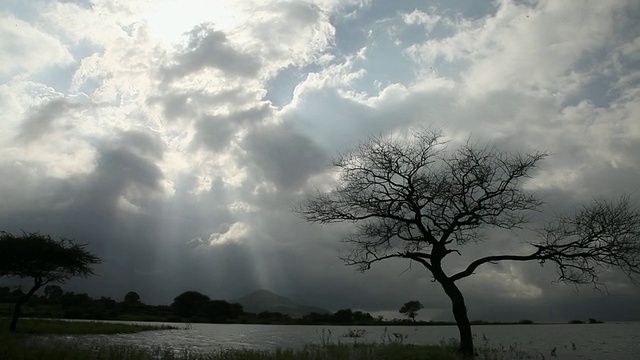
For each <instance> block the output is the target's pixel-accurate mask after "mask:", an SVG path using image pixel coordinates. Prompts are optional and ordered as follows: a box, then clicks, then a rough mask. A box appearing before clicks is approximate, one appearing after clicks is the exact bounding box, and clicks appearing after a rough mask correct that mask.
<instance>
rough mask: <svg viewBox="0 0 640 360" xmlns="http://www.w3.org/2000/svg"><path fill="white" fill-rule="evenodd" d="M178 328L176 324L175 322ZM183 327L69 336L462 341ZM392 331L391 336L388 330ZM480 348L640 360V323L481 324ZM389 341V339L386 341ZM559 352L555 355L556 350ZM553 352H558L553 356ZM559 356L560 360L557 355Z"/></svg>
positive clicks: (180, 340)
mask: <svg viewBox="0 0 640 360" xmlns="http://www.w3.org/2000/svg"><path fill="white" fill-rule="evenodd" d="M172 325H176V324H172ZM178 326H180V327H181V328H180V329H177V330H161V331H148V332H142V333H138V334H127V335H98V336H96V335H82V336H67V337H66V338H68V339H76V340H77V339H78V338H80V339H82V342H84V343H88V342H100V343H102V344H104V343H106V342H107V343H112V344H123V345H136V346H150V347H154V346H167V347H171V348H173V349H175V350H177V351H180V350H183V349H188V350H190V351H197V352H213V351H218V350H221V349H229V348H236V349H238V348H240V349H242V348H245V349H264V350H269V349H276V348H293V349H296V348H301V347H302V346H304V345H306V344H322V343H323V342H331V343H334V344H335V343H338V342H340V343H353V342H354V340H356V341H357V342H359V343H362V342H377V343H381V342H382V341H383V337H384V335H385V334H386V335H388V336H390V337H391V338H393V337H394V336H393V335H392V334H393V333H398V334H402V335H403V336H404V335H406V336H407V338H406V340H405V343H412V344H438V343H439V342H440V341H443V340H444V341H446V340H448V339H450V338H456V339H457V338H458V330H457V328H456V327H455V326H421V327H411V326H389V327H383V326H352V327H346V326H306V325H240V324H237V325H235V324H234V325H226V324H189V325H187V324H182V325H180V324H178ZM356 329H363V330H364V331H366V335H365V336H364V337H362V338H358V339H353V338H347V337H343V336H344V335H345V334H346V333H347V332H348V331H349V330H356ZM385 331H386V332H385ZM473 333H474V336H475V345H476V346H482V345H485V344H486V345H488V346H489V347H492V348H503V349H505V351H506V352H510V350H509V349H510V348H514V349H517V350H519V351H525V352H526V353H527V354H529V355H530V356H531V358H534V359H543V358H546V359H552V358H553V359H555V358H557V359H593V360H599V359H618V360H637V359H640V323H638V322H630V323H606V324H575V325H573V324H548V325H543V324H541V325H481V326H474V327H473ZM385 340H387V341H388V338H385ZM554 349H555V351H554ZM552 352H553V353H552ZM554 354H555V356H556V357H554Z"/></svg>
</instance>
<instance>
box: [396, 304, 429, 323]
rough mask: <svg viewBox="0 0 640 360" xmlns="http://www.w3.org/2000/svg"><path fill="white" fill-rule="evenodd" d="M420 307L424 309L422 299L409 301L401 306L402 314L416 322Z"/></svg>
mask: <svg viewBox="0 0 640 360" xmlns="http://www.w3.org/2000/svg"><path fill="white" fill-rule="evenodd" d="M420 309H424V305H422V304H421V303H420V301H416V300H412V301H407V302H406V303H404V305H402V307H401V308H400V314H405V315H406V316H407V317H408V318H409V319H411V321H413V322H415V321H416V316H417V315H418V311H420Z"/></svg>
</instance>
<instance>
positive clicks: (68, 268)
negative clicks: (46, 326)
mask: <svg viewBox="0 0 640 360" xmlns="http://www.w3.org/2000/svg"><path fill="white" fill-rule="evenodd" d="M85 246H86V245H83V244H76V243H74V242H73V241H72V240H69V239H64V238H63V239H59V240H55V239H52V238H51V237H50V236H49V235H41V234H39V233H37V232H32V233H26V232H25V233H23V234H22V235H21V236H14V235H12V234H10V233H7V232H4V231H3V232H0V276H9V277H19V278H32V279H33V286H32V287H31V289H29V291H28V292H27V293H26V294H24V295H23V296H22V297H21V298H20V299H18V301H17V302H16V305H15V307H14V310H13V318H12V320H11V324H10V325H9V331H11V332H13V331H15V330H16V326H17V324H18V318H19V317H20V309H21V308H22V305H24V304H25V303H26V302H27V301H29V299H30V298H31V296H32V295H33V294H34V293H35V292H36V291H38V289H40V288H41V287H42V286H44V285H47V284H49V283H54V282H57V283H64V282H65V281H67V280H69V279H71V278H72V277H75V276H88V275H91V274H93V269H92V268H91V266H92V265H94V264H98V263H100V258H98V257H97V256H96V255H94V254H92V253H90V252H89V251H87V250H86V249H85Z"/></svg>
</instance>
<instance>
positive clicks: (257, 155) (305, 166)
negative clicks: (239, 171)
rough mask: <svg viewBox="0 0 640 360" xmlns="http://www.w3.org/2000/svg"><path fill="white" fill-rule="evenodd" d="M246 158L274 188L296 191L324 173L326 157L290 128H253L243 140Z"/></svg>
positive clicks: (307, 139) (312, 143) (282, 126)
mask: <svg viewBox="0 0 640 360" xmlns="http://www.w3.org/2000/svg"><path fill="white" fill-rule="evenodd" d="M242 147H243V149H244V150H246V151H247V157H248V158H249V160H250V161H252V162H253V163H254V164H255V165H256V166H257V167H258V168H260V169H262V171H263V172H264V174H265V175H266V178H267V179H270V180H271V181H273V182H274V183H275V185H276V187H277V188H278V189H282V190H297V189H299V188H300V187H301V186H302V185H303V184H304V183H305V182H306V181H307V180H308V179H309V177H310V176H312V175H314V174H318V173H321V172H323V171H324V170H325V166H326V164H327V162H328V156H327V155H326V154H325V152H324V151H323V150H322V149H321V148H320V147H319V146H318V145H317V144H315V143H314V142H313V141H312V140H311V139H309V138H307V137H306V136H304V135H301V134H298V133H296V132H295V131H294V130H293V129H291V128H290V127H287V126H284V125H279V126H267V127H261V128H257V129H255V130H254V131H252V132H251V133H249V134H248V136H247V137H245V138H244V140H243V144H242Z"/></svg>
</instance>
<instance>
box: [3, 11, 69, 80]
mask: <svg viewBox="0 0 640 360" xmlns="http://www.w3.org/2000/svg"><path fill="white" fill-rule="evenodd" d="M0 38H2V39H3V40H2V42H1V43H0V58H2V63H3V66H2V67H0V74H1V75H4V76H14V75H18V74H20V75H21V76H29V75H32V74H34V73H36V72H37V71H40V70H42V69H45V68H49V67H52V66H55V65H65V64H69V63H72V62H73V61H74V59H73V55H71V53H70V52H69V50H68V49H67V47H66V46H65V45H64V44H63V43H62V42H61V41H60V40H59V39H58V38H57V37H56V36H55V35H52V34H50V33H47V32H45V31H43V30H41V29H39V28H38V27H36V26H34V25H33V24H30V23H28V22H26V21H23V20H20V19H18V18H16V17H14V16H11V15H5V14H2V15H1V16H0Z"/></svg>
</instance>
